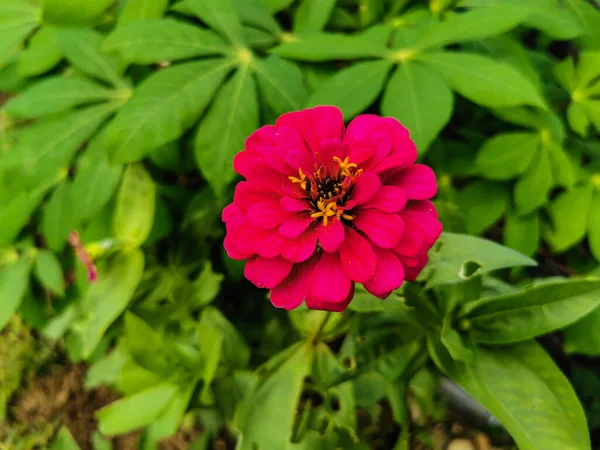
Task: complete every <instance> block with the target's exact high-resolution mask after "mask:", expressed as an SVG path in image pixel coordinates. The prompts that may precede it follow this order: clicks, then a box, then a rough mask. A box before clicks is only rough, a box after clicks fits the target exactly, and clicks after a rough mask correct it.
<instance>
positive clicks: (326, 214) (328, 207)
mask: <svg viewBox="0 0 600 450" xmlns="http://www.w3.org/2000/svg"><path fill="white" fill-rule="evenodd" d="M317 208H319V211H317V212H314V213H312V214H311V215H310V217H312V218H313V219H317V218H319V217H322V218H323V225H325V226H327V222H328V220H329V218H330V217H334V216H338V210H337V204H335V203H333V202H332V203H325V202H324V201H323V199H320V200H319V202H318V203H317ZM338 217H339V216H338Z"/></svg>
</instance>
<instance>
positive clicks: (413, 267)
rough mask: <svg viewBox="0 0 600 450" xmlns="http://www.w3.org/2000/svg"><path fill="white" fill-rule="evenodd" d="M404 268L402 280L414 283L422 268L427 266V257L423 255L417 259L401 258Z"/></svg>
mask: <svg viewBox="0 0 600 450" xmlns="http://www.w3.org/2000/svg"><path fill="white" fill-rule="evenodd" d="M401 261H402V265H403V266H404V273H405V274H404V278H405V279H406V281H415V280H416V279H417V277H418V276H419V274H420V273H421V271H422V270H423V268H424V267H425V266H426V265H427V262H428V261H429V257H428V256H427V254H424V255H423V256H421V257H420V258H418V259H416V260H415V259H409V258H401Z"/></svg>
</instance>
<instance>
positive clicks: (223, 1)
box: [185, 0, 244, 48]
mask: <svg viewBox="0 0 600 450" xmlns="http://www.w3.org/2000/svg"><path fill="white" fill-rule="evenodd" d="M185 5H186V6H187V7H188V8H189V9H190V10H191V11H192V12H193V13H194V14H195V15H196V16H198V17H199V18H200V20H202V21H203V22H204V23H206V24H208V25H209V26H210V27H211V28H212V29H213V30H215V31H217V32H219V33H220V34H221V35H222V36H223V37H226V38H227V39H228V40H229V42H231V43H232V44H233V45H234V46H235V47H238V48H243V44H244V36H243V33H242V25H241V23H240V18H239V16H238V14H237V11H236V10H235V8H234V7H233V3H232V0H185Z"/></svg>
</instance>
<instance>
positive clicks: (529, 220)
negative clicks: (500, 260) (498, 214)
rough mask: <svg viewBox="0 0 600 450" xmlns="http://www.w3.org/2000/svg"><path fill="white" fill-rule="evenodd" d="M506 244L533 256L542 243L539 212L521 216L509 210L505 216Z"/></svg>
mask: <svg viewBox="0 0 600 450" xmlns="http://www.w3.org/2000/svg"><path fill="white" fill-rule="evenodd" d="M504 245H506V246H507V247H510V248H512V249H514V250H516V251H518V252H520V253H523V254H524V255H527V256H533V255H534V254H535V251H536V250H537V249H538V247H539V245H540V217H539V214H538V213H532V214H528V215H525V216H519V215H517V214H515V212H514V211H512V210H509V211H508V213H507V214H506V217H505V218H504Z"/></svg>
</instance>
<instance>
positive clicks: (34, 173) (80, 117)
mask: <svg viewBox="0 0 600 450" xmlns="http://www.w3.org/2000/svg"><path fill="white" fill-rule="evenodd" d="M115 108H116V105H115V104H113V103H109V104H103V105H99V106H92V107H88V108H85V109H80V110H76V111H73V112H69V113H65V114H61V115H59V116H52V117H49V118H48V119H45V120H40V121H38V122H36V123H35V124H33V125H30V126H28V127H27V128H24V129H23V130H22V131H20V132H19V134H18V136H17V137H18V142H17V143H16V145H15V146H14V148H13V149H12V150H11V151H10V152H8V153H7V154H5V155H4V156H3V157H2V159H1V160H0V186H2V187H3V188H4V189H6V192H9V191H10V192H20V191H22V190H24V189H29V188H36V187H39V186H43V185H47V184H49V183H53V182H56V181H58V180H60V179H62V178H64V175H65V174H66V171H67V168H68V166H69V164H70V162H71V158H72V157H73V155H74V154H75V152H76V151H77V150H78V149H79V147H80V146H81V145H82V143H83V142H84V141H85V140H87V139H89V138H90V137H91V136H92V135H93V133H94V132H95V131H96V129H97V128H98V127H99V126H100V125H101V124H102V122H104V120H106V118H107V117H108V116H109V115H110V114H111V113H112V112H113V111H114V109H115Z"/></svg>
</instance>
